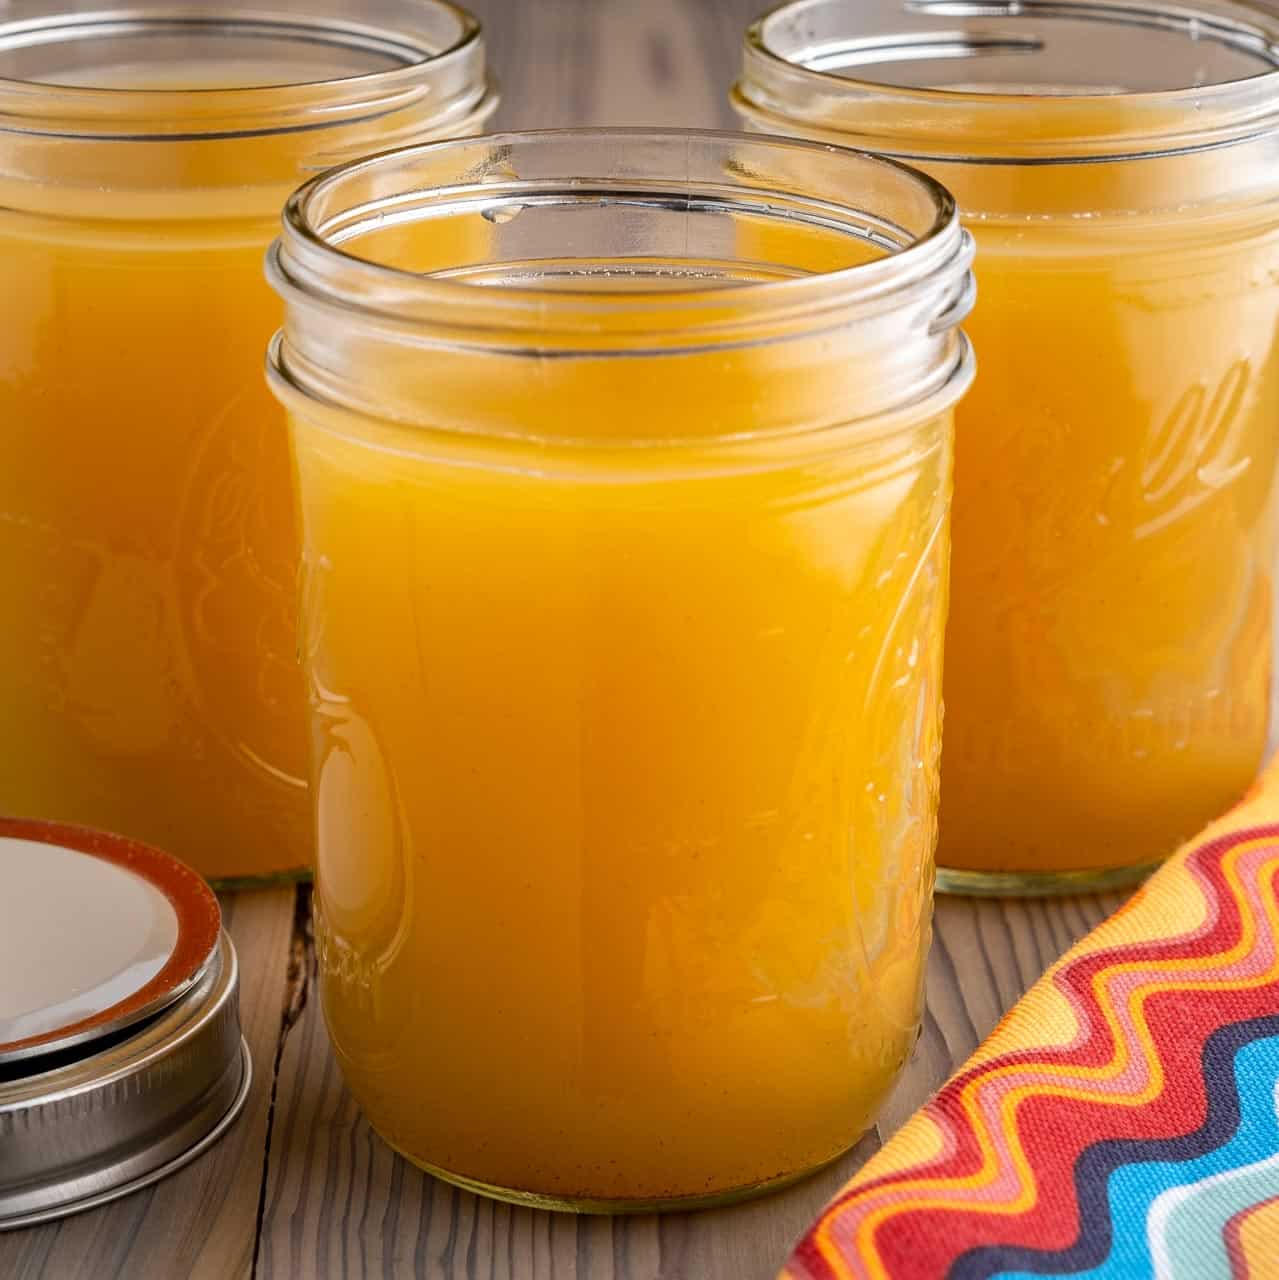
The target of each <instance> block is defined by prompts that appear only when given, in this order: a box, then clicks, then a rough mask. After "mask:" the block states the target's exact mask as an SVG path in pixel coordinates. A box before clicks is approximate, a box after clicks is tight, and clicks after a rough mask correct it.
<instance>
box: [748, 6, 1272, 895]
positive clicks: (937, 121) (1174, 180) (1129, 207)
mask: <svg viewBox="0 0 1279 1280" xmlns="http://www.w3.org/2000/svg"><path fill="white" fill-rule="evenodd" d="M1276 67H1279V23H1277V22H1276V19H1275V17H1274V16H1273V13H1272V12H1271V13H1267V12H1266V11H1265V10H1264V9H1263V8H1261V7H1260V6H1256V7H1254V6H1252V5H1250V4H1232V3H1225V2H1222V3H1217V2H1215V0H1204V2H1202V3H1201V2H1199V0H1195V2H1194V3H1192V4H1190V5H1184V4H1178V5H1176V6H1175V7H1174V6H1172V5H1165V4H1163V3H1161V2H1160V0H1142V2H1140V3H1127V2H1125V3H1118V2H1114V0H1072V2H1071V3H1069V4H1066V3H1056V0H1018V2H1017V3H1015V4H1012V3H1010V4H1003V3H998V2H997V3H993V4H991V3H985V2H984V0H983V2H982V3H978V4H967V3H958V4H956V3H949V0H948V2H947V3H937V4H932V3H908V4H903V3H902V0H799V2H798V3H792V4H789V5H786V6H784V7H783V8H780V9H778V10H775V11H774V12H772V13H771V14H769V15H768V16H766V17H765V18H763V19H762V20H761V21H760V22H759V23H757V24H756V25H755V26H754V27H752V28H751V30H750V32H749V34H748V36H747V47H746V58H745V64H744V69H743V73H742V77H741V80H740V81H739V83H738V85H737V88H736V90H735V101H736V105H737V107H738V109H739V111H740V112H741V113H742V114H743V115H744V116H745V117H746V118H747V119H748V120H750V121H752V122H754V124H755V125H756V126H758V127H762V128H764V129H766V130H770V131H772V130H776V131H782V132H786V133H799V134H804V135H809V136H814V137H820V138H825V139H830V140H835V141H839V140H842V141H845V142H847V141H849V140H852V141H853V143H854V144H855V145H858V146H869V147H872V148H874V149H876V150H883V151H885V152H888V153H891V154H894V155H897V156H899V157H905V158H907V159H908V160H909V161H910V162H912V163H917V164H919V165H920V166H921V167H923V168H925V169H926V170H927V171H929V172H930V173H932V174H933V175H934V176H935V177H937V178H938V179H939V180H940V181H942V182H944V183H946V184H947V186H949V187H950V189H951V190H952V191H954V192H955V195H956V198H957V200H958V202H959V205H960V208H961V209H962V210H963V213H964V217H965V219H966V222H967V225H968V226H969V227H970V228H971V229H972V231H973V234H974V235H975V236H976V238H977V242H978V255H977V276H978V280H979V284H980V298H981V301H980V304H979V305H978V307H977V309H976V313H975V315H974V317H973V320H972V324H971V330H970V331H971V333H972V336H973V341H974V343H975V344H976V347H977V350H978V353H979V355H980V358H981V361H982V376H981V377H980V378H979V379H978V383H977V387H976V389H975V390H974V393H973V395H972V396H970V397H969V398H968V399H967V400H966V401H965V403H964V405H963V407H962V410H961V412H960V415H959V419H958V425H957V464H956V492H955V559H954V597H953V607H952V610H951V618H950V626H949V631H948V634H947V655H946V690H945V696H946V761H945V767H944V770H943V774H944V785H943V790H942V795H943V799H942V813H941V837H940V845H939V850H938V861H939V864H940V869H939V885H940V886H941V887H943V888H950V889H957V890H961V891H975V892H1004V891H1009V892H1052V891H1058V890H1063V889H1074V888H1088V887H1099V886H1102V885H1105V884H1107V883H1112V884H1113V883H1120V882H1123V881H1128V880H1132V879H1135V878H1137V877H1139V876H1140V875H1141V874H1142V872H1143V871H1144V870H1145V869H1146V868H1147V867H1148V866H1149V865H1150V864H1151V863H1152V862H1154V861H1156V860H1158V859H1160V858H1162V857H1164V856H1166V855H1168V854H1169V853H1171V852H1172V851H1173V850H1174V849H1175V848H1176V847H1177V845H1178V844H1179V843H1180V842H1181V841H1182V840H1184V839H1187V838H1189V837H1190V836H1192V835H1193V834H1194V833H1195V832H1196V831H1198V830H1199V829H1200V828H1201V827H1202V826H1203V825H1204V824H1205V823H1206V822H1207V821H1208V820H1210V819H1211V818H1212V817H1214V816H1215V815H1217V814H1218V813H1220V812H1223V811H1224V810H1225V809H1226V808H1228V807H1229V806H1230V805H1231V804H1232V803H1233V802H1234V801H1235V800H1237V799H1238V798H1239V796H1240V795H1241V794H1242V793H1243V792H1244V790H1245V789H1246V788H1247V786H1248V785H1249V783H1250V781H1251V779H1252V778H1253V776H1254V774H1255V772H1256V770H1257V767H1258V765H1259V763H1260V761H1261V759H1262V755H1263V752H1264V750H1265V745H1266V739H1267V729H1268V723H1269V717H1270V685H1271V652H1272V614H1273V595H1274V574H1275V554H1276V549H1277V548H1276V536H1275V535H1276V527H1275V517H1276V505H1275V476H1276V451H1277V450H1279V430H1277V427H1279V324H1277V322H1279V287H1276V281H1277V280H1279V199H1277V197H1279V136H1277V135H1276V124H1277V123H1279V73H1277V72H1276Z"/></svg>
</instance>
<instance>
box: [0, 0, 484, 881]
mask: <svg viewBox="0 0 1279 1280" xmlns="http://www.w3.org/2000/svg"><path fill="white" fill-rule="evenodd" d="M8 13H9V11H8V10H5V13H4V14H3V15H0V279H3V281H4V287H3V289H2V290H0V424H2V426H3V440H2V443H0V589H3V593H4V599H5V617H6V622H5V625H4V626H2V627H0V724H3V726H4V734H3V740H2V741H0V812H8V813H14V814H21V815H25V816H29V817H38V818H56V819H61V820H64V821H71V822H77V823H83V824H87V825H91V826H96V827H104V828H107V829H109V830H113V831H119V832H123V833H125V834H127V835H129V836H132V837H134V838H136V839H141V840H144V841H147V842H149V843H152V844H156V845H159V846H161V847H162V848H165V849H167V850H170V851H171V852H173V853H175V854H177V855H178V856H180V857H182V858H183V859H185V860H186V861H187V862H189V863H190V864H191V865H192V866H194V867H195V868H196V869H198V870H199V871H201V872H203V873H204V874H206V875H208V876H210V877H213V878H216V879H221V880H224V881H225V880H232V879H235V880H238V879H241V878H247V879H252V878H260V877H267V876H276V875H283V874H289V873H295V872H297V871H298V870H299V869H302V868H304V867H306V866H307V865H308V864H309V862H310V860H311V828H310V806H309V803H308V799H307V796H306V790H305V782H304V778H305V775H306V755H307V746H306V744H307V714H306V703H305V689H304V685H303V681H302V677H301V674H300V671H299V669H298V665H297V656H296V638H295V632H296V626H295V615H296V585H295V584H296V564H297V532H296V519H295V513H294V509H293V506H292V485H291V482H290V479H289V459H288V444H287V435H286V432H285V428H284V422H283V415H282V413H281V411H280V408H279V406H278V405H277V404H276V403H275V401H274V400H273V399H272V398H271V396H270V394H269V392H268V391H267V389H266V387H265V386H264V383H263V378H262V368H261V365H262V359H261V353H262V348H263V347H264V345H265V344H266V342H267V340H268V339H269V337H270V335H271V333H272V332H273V331H274V329H275V328H276V327H278V324H279V315H280V307H279V300H278V299H277V298H276V297H275V295H274V294H273V293H272V292H271V290H270V289H269V288H268V286H267V284H266V282H265V280H264V279H263V278H262V259H263V256H264V254H265V252H266V248H267V246H268V244H269V243H270V241H271V239H272V238H273V236H274V235H275V231H276V228H277V227H278V220H279V212H280V209H281V208H282V207H283V204H284V201H285V199H286V198H287V197H288V195H289V193H290V192H291V191H292V190H293V189H295V188H296V187H297V185H298V184H299V182H301V181H302V180H303V179H304V178H306V177H307V176H309V175H311V174H313V173H314V172H317V171H319V170H321V169H323V168H325V167H327V166H328V165H330V164H332V163H334V162H337V161H341V160H344V159H348V158H350V157H352V156H354V155H358V154H363V153H367V152H369V151H371V150H375V149H379V148H382V147H385V146H389V145H391V144H393V143H397V142H403V141H406V140H413V141H416V140H420V139H423V138H429V137H436V136H443V135H449V134H457V133H468V132H471V133H473V132H475V131H477V130H478V127H479V125H480V122H481V121H482V120H483V119H484V118H485V117H486V116H487V115H488V113H489V111H490V110H491V109H492V107H493V106H494V98H493V95H492V93H491V91H490V90H489V88H488V86H487V84H486V81H485V72H484V52H483V46H482V42H481V39H480V34H479V28H478V26H477V24H476V23H475V22H474V20H472V19H471V18H470V17H469V16H468V15H467V14H465V13H463V12H461V11H460V10H458V9H455V8H453V7H452V6H450V5H447V4H442V3H439V2H438V0H370V2H369V3H365V4H362V5H360V6H359V7H358V16H357V13H356V10H355V9H353V8H352V6H351V5H349V4H345V3H342V2H341V0H304V2H303V3H301V4H296V3H289V2H288V0H280V2H279V3H274V4H272V5H271V6H270V8H269V10H267V9H255V8H253V7H252V6H251V5H246V4H241V3H231V4H225V5H221V6H219V7H218V8H217V11H216V16H210V15H211V14H212V13H213V11H211V10H210V9H209V7H208V6H207V5H205V4H201V3H197V2H188V3H183V2H182V0H163V3H159V2H157V3H155V4H150V3H142V4H133V5H131V6H129V7H127V8H112V9H110V10H109V11H107V10H102V11H99V9H98V8H97V6H94V5H89V4H76V3H75V2H74V0H56V2H54V3H45V2H43V0H26V2H24V3H23V4H21V5H19V6H18V8H17V14H18V15H21V16H16V15H15V16H12V17H8V16H7V15H8Z"/></svg>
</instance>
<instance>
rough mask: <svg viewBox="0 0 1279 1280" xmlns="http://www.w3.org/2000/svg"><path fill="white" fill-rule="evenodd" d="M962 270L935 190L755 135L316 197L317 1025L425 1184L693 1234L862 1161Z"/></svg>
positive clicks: (311, 573) (937, 631)
mask: <svg viewBox="0 0 1279 1280" xmlns="http://www.w3.org/2000/svg"><path fill="white" fill-rule="evenodd" d="M969 258H970V247H969V242H968V237H967V236H966V235H965V234H964V232H963V231H962V230H961V229H960V227H959V226H958V223H957V220H956V216H955V212H954V208H953V205H952V202H951V200H950V198H949V196H948V195H947V194H946V193H945V192H944V191H943V190H942V189H941V188H940V187H938V186H936V185H935V184H933V183H932V182H930V181H929V180H927V179H925V178H924V177H922V175H918V174H916V173H914V172H912V171H910V170H907V169H904V168H901V167H899V166H896V165H894V164H892V163H890V162H887V161H882V160H877V159H873V158H870V157H867V156H862V155H859V154H856V153H853V152H845V151H841V150H839V149H837V148H826V147H815V146H810V145H807V144H803V143H786V142H778V141H769V140H767V139H760V138H755V139H751V138H746V137H743V136H737V135H732V134H718V135H717V134H691V133H689V134H684V133H648V132H627V131H621V132H612V131H592V132H582V133H575V134H574V133H570V134H510V135H505V136H499V137H493V138H483V139H479V140H476V141H474V142H458V143H447V144H440V145H436V146H428V147H423V148H414V149H409V150H405V151H401V152H398V153H392V154H388V155H385V156H382V157H378V158H376V159H373V160H370V161H366V162H364V163H362V164H356V165H353V166H350V167H348V168H346V169H344V170H341V171H338V172H337V173H335V174H333V175H330V176H328V177H325V178H322V179H320V180H318V181H317V182H315V183H313V184H311V185H310V186H309V187H307V188H306V189H304V190H303V191H302V192H301V193H300V194H299V195H298V197H296V198H295V199H294V200H293V201H292V202H291V204H290V205H289V208H288V211H287V214H286V220H285V229H284V234H283V237H282V240H281V242H280V244H279V245H278V247H277V249H276V251H275V254H274V256H273V258H272V265H271V274H272V276H273V279H274V281H275V284H276V287H277V288H279V289H280V290H281V292H282V293H283V295H284V297H285V299H286V302H287V307H286V319H285V327H284V331H283V334H282V336H281V338H280V339H279V340H278V341H277V344H276V345H275V347H274V349H273V353H272V360H271V369H272V378H273V384H274V386H275V389H276V392H277V394H278V395H280V397H281V398H282V399H283V401H284V402H285V404H286V405H287V406H288V408H289V413H290V418H291V424H292V440H293V449H294V458H295V463H296V475H297V480H298V484H299V493H300V505H301V511H302V525H303V539H304V564H305V579H306V585H305V588H304V605H303V618H304V621H303V650H304V661H305V665H306V670H307V676H308V679H309V682H310V691H311V706H312V724H313V735H314V736H313V757H312V776H313V779H314V794H315V800H316V805H317V815H318V862H317V927H318V945H319V954H320V974H321V990H322V996H323V1002H324V1008H325V1013H326V1017H327V1022H328V1026H329V1029H330V1032H331V1034H332V1037H333V1042H334V1045H335V1047H336V1051H337V1054H338V1058H339V1061H340V1063H341V1067H342V1070H343V1072H344V1074H345V1076H346V1079H347V1081H348V1082H349V1084H350V1086H351V1088H352V1090H353V1092H354V1094H355V1096H356V1098H357V1099H358V1101H359V1102H360V1104H361V1105H362V1106H363V1108H364V1109H365V1111H366V1113H367V1115H368V1116H369V1118H370V1120H371V1122H372V1123H373V1125H374V1127H375V1128H376V1129H377V1130H378V1132H379V1133H380V1134H382V1136H383V1137H384V1138H385V1139H386V1140H387V1141H388V1142H389V1143H390V1144H391V1145H392V1146H393V1147H395V1148H396V1149H397V1150H399V1151H400V1152H402V1153H403V1154H405V1155H407V1156H408V1157H409V1158H410V1159H412V1160H413V1161H415V1162H416V1163H418V1164H420V1165H422V1166H423V1167H425V1168H427V1169H429V1170H431V1171H432V1172H434V1173H436V1174H438V1175H439V1176H442V1177H444V1178H447V1179H449V1180H451V1181H454V1182H456V1183H460V1184H461V1185H464V1186H467V1187H470V1188H472V1189H475V1190H478V1191H481V1192H484V1193H487V1194H491V1195H496V1196H499V1197H503V1198H507V1199H512V1200H516V1201H522V1202H527V1203H533V1204H538V1205H544V1206H550V1207H556V1208H571V1209H577V1210H594V1209H607V1210H619V1209H621V1210H626V1209H639V1208H645V1207H653V1206H662V1207H691V1206H695V1205H701V1204H706V1203H710V1202H715V1201H719V1200H726V1199H732V1198H735V1197H739V1196H745V1195H749V1194H753V1193H755V1192H757V1191H759V1190H761V1189H763V1188H766V1187H769V1186H771V1185H775V1184H777V1183H779V1182H782V1181H786V1180H790V1179H793V1178H796V1177H799V1176H801V1175H803V1174H804V1173H806V1172H808V1171H810V1170H812V1169H814V1168H816V1167H818V1166H820V1165H822V1164H824V1163H826V1162H827V1161H830V1160H832V1159H834V1158H835V1157H836V1156H838V1155H839V1154H840V1153H841V1152H843V1151H844V1150H845V1149H847V1148H848V1147H849V1146H850V1145H852V1144H853V1143H854V1142H855V1141H856V1139H857V1138H858V1136H859V1135H860V1134H861V1132H862V1131H863V1130H864V1129H865V1127H866V1126H867V1124H868V1123H869V1121H870V1119H871V1117H872V1115H873V1113H874V1112H875V1109H876V1108H877V1106H878V1105H879V1104H880V1102H881V1101H882V1099H883V1098H884V1096H885V1094H886V1092H887V1090H888V1088H889V1086H890V1084H891V1083H892V1081H893V1079H894V1076H895V1075H896V1073H897V1071H898V1070H899V1068H900V1067H901V1066H902V1065H903V1063H904V1062H905V1061H906V1057H907V1055H908V1053H909V1052H910V1049H911V1046H912V1045H913V1043H914V1040H915V1037H916V1033H917V1027H918V1022H919V1017H920V1008H921V1005H920V996H921V978H922V964H923V956H924V952H925V949H926V946H927V942H928V937H929V921H930V914H931V905H930V898H931V888H932V875H933V870H932V868H933V863H932V856H933V842H934V834H935V806H936V797H937V789H936V784H937V763H938V750H939V741H938V736H939V727H940V726H939V716H938V712H939V695H940V689H939V679H940V671H941V640H942V626H943V621H944V614H945V599H946V582H947V558H948V549H949V532H948V524H947V510H948V505H949V495H950V472H951V410H952V406H953V404H954V402H955V400H956V399H957V398H958V397H959V396H960V395H961V394H962V392H963V391H964V390H965V389H966V387H967V385H968V382H969V380H970V376H971V358H970V356H969V353H968V346H967V343H966V342H965V341H964V340H963V338H962V336H961V335H960V333H959V332H958V330H957V329H956V328H955V326H956V324H957V323H958V322H959V321H960V320H961V319H962V317H963V315H964V313H965V312H966V310H967V306H968V303H969V300H970V297H971V292H970V285H971V280H970V277H969V274H968V265H969Z"/></svg>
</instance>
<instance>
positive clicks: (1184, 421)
mask: <svg viewBox="0 0 1279 1280" xmlns="http://www.w3.org/2000/svg"><path fill="white" fill-rule="evenodd" d="M1251 382H1252V367H1251V364H1250V363H1249V361H1248V360H1247V359H1241V360H1237V361H1235V363H1234V364H1232V365H1231V366H1230V367H1229V368H1228V369H1227V370H1226V372H1225V373H1224V374H1223V375H1222V377H1221V379H1220V380H1219V381H1218V383H1217V385H1216V386H1215V388H1213V389H1212V390H1211V391H1210V390H1209V388H1208V386H1207V385H1205V383H1204V382H1202V381H1200V382H1196V383H1195V384H1194V385H1193V386H1191V387H1190V388H1189V389H1188V390H1187V391H1186V392H1184V393H1183V394H1182V395H1181V396H1180V398H1179V399H1178V400H1177V402H1176V404H1175V405H1174V406H1173V408H1172V411H1171V412H1170V413H1169V414H1167V415H1166V417H1164V418H1163V420H1162V423H1161V425H1160V426H1159V428H1158V429H1157V430H1156V431H1155V432H1154V433H1153V434H1152V435H1151V438H1150V441H1149V443H1148V445H1147V447H1146V452H1145V456H1144V457H1143V458H1142V462H1141V478H1140V483H1141V497H1142V502H1143V504H1144V506H1145V507H1146V508H1147V511H1146V512H1145V513H1144V519H1142V520H1141V521H1140V523H1138V525H1137V527H1136V528H1135V529H1134V531H1133V532H1134V536H1135V537H1137V538H1145V537H1149V536H1150V535H1152V534H1156V533H1159V532H1160V531H1161V530H1163V529H1166V528H1167V527H1168V526H1169V525H1172V524H1175V523H1176V522H1177V521H1178V520H1179V519H1181V518H1182V517H1183V516H1185V515H1188V514H1189V513H1190V512H1192V511H1194V510H1195V509H1196V508H1197V507H1200V506H1202V505H1203V504H1204V503H1205V502H1207V501H1208V500H1209V499H1210V498H1212V497H1213V496H1214V495H1215V494H1216V493H1219V492H1220V491H1221V490H1222V489H1225V488H1226V487H1227V486H1229V485H1230V484H1232V483H1233V482H1234V481H1235V480H1237V479H1239V477H1240V476H1242V475H1243V474H1244V472H1245V471H1247V470H1248V467H1249V466H1250V465H1251V463H1252V459H1251V458H1249V457H1248V456H1247V455H1246V454H1244V453H1243V452H1242V448H1243V443H1244V437H1245V434H1246V431H1247V425H1248V420H1247V415H1246V413H1245V412H1244V410H1245V408H1246V406H1247V403H1248V397H1249V391H1250V386H1251Z"/></svg>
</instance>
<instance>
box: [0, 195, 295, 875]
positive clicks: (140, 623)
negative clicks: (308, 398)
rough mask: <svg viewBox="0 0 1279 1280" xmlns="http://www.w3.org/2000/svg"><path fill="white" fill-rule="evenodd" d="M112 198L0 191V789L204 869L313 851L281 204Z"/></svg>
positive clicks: (273, 868)
mask: <svg viewBox="0 0 1279 1280" xmlns="http://www.w3.org/2000/svg"><path fill="white" fill-rule="evenodd" d="M190 176H191V179H192V181H193V183H198V175H196V174H192V175H190ZM119 204H120V201H119V199H118V198H117V200H116V201H115V206H116V207H115V208H114V209H113V210H112V212H113V213H114V214H115V215H116V217H114V218H112V219H95V218H94V217H93V216H92V214H91V212H90V210H89V209H88V208H87V207H84V202H81V207H78V208H74V209H72V210H70V211H68V213H67V215H66V216H49V215H47V214H45V213H41V214H38V215H36V214H24V213H22V212H19V211H16V210H14V209H12V208H6V209H4V210H3V211H0V262H2V263H3V270H4V276H5V280H6V289H5V291H4V293H3V295H2V296H0V421H3V423H4V425H5V445H4V465H3V466H2V467H0V584H3V589H4V593H5V597H6V601H7V608H6V614H7V616H8V618H9V619H10V621H9V623H8V624H7V625H6V626H4V627H0V673H2V674H0V721H2V722H3V723H4V724H5V725H6V726H7V731H6V733H5V735H4V741H3V744H0V810H4V811H8V812H12V813H17V814H22V815H29V816H35V817H42V818H58V819H62V820H65V821H71V822H79V823H83V824H85V825H89V826H95V827H103V828H106V829H108V830H112V831H119V832H122V833H125V834H128V835H130V836H133V837H135V838H139V839H143V840H147V841H149V842H151V843H153V844H157V845H159V846H160V847H162V848H165V849H167V850H169V851H171V852H173V853H174V854H176V855H178V856H179V857H181V858H183V859H184V860H185V861H187V862H189V863H190V864H191V865H192V866H194V867H195V868H196V869H197V870H199V871H201V872H203V873H205V874H206V875H210V876H218V877H239V876H261V875H268V874H271V873H275V872H280V871H285V870H289V869H292V868H299V867H304V866H306V865H307V863H308V861H309V847H308V846H309V820H308V818H309V815H308V802H307V797H306V791H305V783H304V779H305V776H306V775H305V770H306V712H305V699H304V687H303V683H302V680H301V676H300V673H299V671H298V667H297V660H296V642H295V638H294V633H295V621H294V619H295V610H296V605H295V598H296V590H295V576H296V560H297V535H296V530H295V520H294V511H293V504H292V496H291V486H290V480H289V460H288V446H287V437H286V434H285V431H284V426H283V422H282V420H281V415H280V413H279V410H278V406H276V405H275V403H274V402H273V401H272V399H271V397H270V395H269V393H268V392H267V390H266V388H265V386H264V385H263V379H262V375H261V359H262V351H263V349H264V346H265V344H266V342H267V340H268V339H269V337H270V334H271V332H272V330H273V329H274V327H275V326H276V325H277V324H278V323H279V306H278V302H277V300H276V298H275V297H274V295H273V294H272V293H271V292H270V290H269V289H268V288H267V285H266V282H265V281H264V280H263V279H262V256H263V253H264V252H265V247H266V245H267V244H268V243H269V241H270V239H271V236H272V234H273V232H274V227H275V220H274V219H273V218H268V217H261V218H244V217H236V216H230V215H228V216H225V217H219V216H218V195H217V193H210V194H209V198H208V200H207V204H206V207H205V210H204V213H205V215H206V216H204V217H201V218H199V219H195V220H186V219H182V220H175V221H168V220H164V219H161V218H149V217H148V218H123V219H122V218H119V214H120V208H119Z"/></svg>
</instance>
